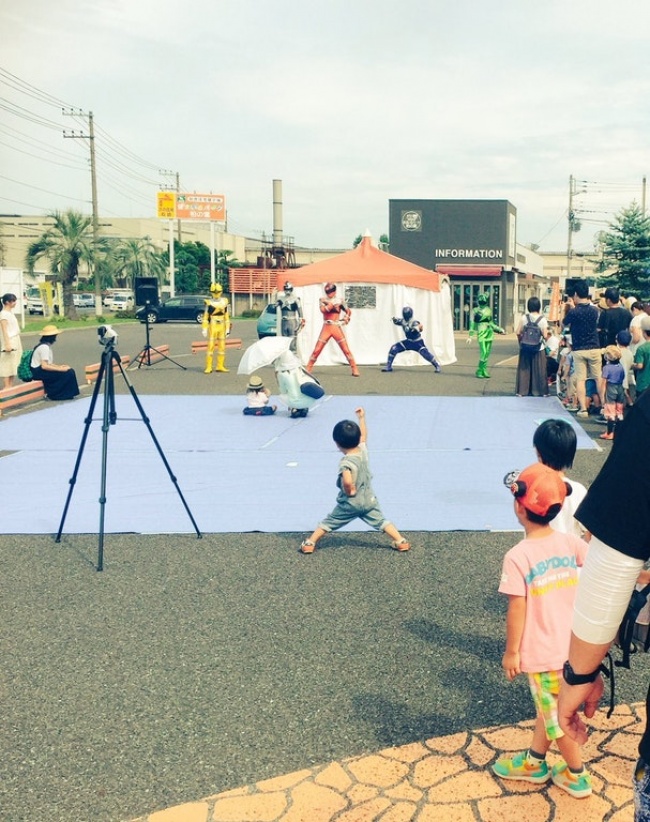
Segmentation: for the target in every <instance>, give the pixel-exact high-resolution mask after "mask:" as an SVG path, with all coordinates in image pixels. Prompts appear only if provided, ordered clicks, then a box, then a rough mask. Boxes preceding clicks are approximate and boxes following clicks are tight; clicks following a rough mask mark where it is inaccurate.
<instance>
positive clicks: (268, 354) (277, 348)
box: [237, 337, 292, 374]
mask: <svg viewBox="0 0 650 822" xmlns="http://www.w3.org/2000/svg"><path fill="white" fill-rule="evenodd" d="M291 339H292V338H291V337H264V338H263V339H261V340H258V341H257V342H256V343H253V345H250V346H249V347H248V348H247V349H246V351H244V355H243V357H242V358H241V362H240V363H239V368H238V369H237V373H238V374H252V373H253V371H257V369H258V368H264V366H265V365H271V363H272V362H273V360H277V358H278V357H279V356H281V355H282V354H284V352H285V351H288V350H289V346H290V345H291Z"/></svg>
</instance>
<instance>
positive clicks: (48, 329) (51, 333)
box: [41, 325, 61, 337]
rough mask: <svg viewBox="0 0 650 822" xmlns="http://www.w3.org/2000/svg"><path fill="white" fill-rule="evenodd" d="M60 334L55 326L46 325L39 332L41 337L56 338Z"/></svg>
mask: <svg viewBox="0 0 650 822" xmlns="http://www.w3.org/2000/svg"><path fill="white" fill-rule="evenodd" d="M60 333H61V332H60V331H59V329H58V328H57V327H56V326H55V325H46V326H45V328H43V329H42V331H41V337H56V335H57V334H60Z"/></svg>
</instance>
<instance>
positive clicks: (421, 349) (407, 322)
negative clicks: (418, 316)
mask: <svg viewBox="0 0 650 822" xmlns="http://www.w3.org/2000/svg"><path fill="white" fill-rule="evenodd" d="M393 322H394V323H395V325H401V326H402V328H403V329H404V335H405V339H403V340H400V341H399V342H396V343H395V345H393V346H391V348H390V351H389V352H388V360H387V362H386V367H385V368H382V369H381V370H382V371H392V370H393V360H394V359H395V357H396V356H397V355H398V354H401V353H402V351H417V353H418V354H419V355H420V356H421V357H424V359H425V360H426V361H427V362H430V363H431V365H432V366H433V367H434V368H435V370H436V374H439V373H440V370H441V369H440V363H439V362H438V360H437V359H436V358H435V356H434V355H433V354H432V353H431V352H430V351H429V349H428V348H427V346H426V344H425V342H424V340H423V339H422V331H423V328H422V323H421V322H420V321H419V320H414V319H413V309H412V308H411V307H410V306H408V305H405V306H404V308H403V309H402V316H401V317H393Z"/></svg>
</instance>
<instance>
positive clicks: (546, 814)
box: [134, 703, 645, 822]
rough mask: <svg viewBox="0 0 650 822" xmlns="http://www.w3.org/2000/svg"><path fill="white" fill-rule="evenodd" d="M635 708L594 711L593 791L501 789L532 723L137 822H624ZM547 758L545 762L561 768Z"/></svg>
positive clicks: (320, 771) (364, 760)
mask: <svg viewBox="0 0 650 822" xmlns="http://www.w3.org/2000/svg"><path fill="white" fill-rule="evenodd" d="M644 721H645V706H644V705H643V704H641V703H639V704H635V705H631V706H627V705H619V706H617V708H616V710H615V712H614V714H613V716H612V717H611V719H607V718H606V715H605V713H604V712H602V711H601V712H599V713H598V714H597V715H596V717H594V719H593V720H592V721H591V723H590V724H591V728H592V731H591V736H590V739H589V742H588V743H587V745H586V746H585V748H584V756H585V762H586V764H587V766H588V768H589V770H590V772H591V775H592V781H593V788H594V792H593V794H592V796H590V797H588V798H587V799H583V800H577V799H573V798H572V797H570V796H567V795H566V794H565V793H564V792H563V791H560V790H559V789H558V788H556V787H555V786H554V785H553V784H552V783H549V785H547V786H544V787H543V788H539V787H538V786H536V785H532V784H530V783H518V782H511V781H510V782H504V781H502V780H500V779H498V778H496V777H495V776H493V775H492V773H491V771H490V765H491V764H492V763H493V762H494V761H495V759H497V757H498V756H500V755H501V754H502V753H503V752H504V751H519V750H522V749H524V748H526V747H527V746H528V743H529V742H530V733H531V728H532V724H533V723H532V722H522V723H520V724H518V725H515V726H508V727H505V726H500V727H495V728H483V729H482V730H478V731H467V732H465V733H458V734H453V735H452V736H444V737H439V738H436V739H427V740H425V741H423V742H413V743H412V744H410V745H404V746H402V747H398V748H387V749H385V750H383V751H380V752H379V753H376V754H370V755H367V756H359V757H353V758H350V759H344V760H342V761H341V762H331V763H329V764H327V765H321V766H319V767H316V768H305V769H304V770H301V771H295V772H294V773H290V774H287V775H285V776H279V777H276V778H274V779H266V780H264V781H263V782H258V783H256V784H254V785H247V786H245V787H242V788H239V789H236V790H231V791H226V792H225V793H220V794H217V795H215V796H210V797H207V798H205V799H201V800H199V801H197V802H188V803H186V804H184V805H178V806H176V807H175V808H168V809H167V810H164V811H158V812H157V813H153V814H151V815H149V816H146V817H140V819H138V820H134V822H334V821H335V820H336V822H372V820H377V821H378V822H476V820H481V822H510V821H512V822H521V821H522V820H528V821H529V822H547V821H548V822H551V820H559V822H578V821H579V822H596V820H598V822H600V820H608V822H630V820H631V819H632V813H633V811H632V788H631V776H632V769H633V763H634V761H635V758H636V750H637V746H638V743H639V736H640V734H641V732H642V729H643V725H644ZM557 759H558V756H557V753H556V752H555V751H554V750H553V749H552V750H551V753H550V755H549V762H550V763H553V762H555V761H557Z"/></svg>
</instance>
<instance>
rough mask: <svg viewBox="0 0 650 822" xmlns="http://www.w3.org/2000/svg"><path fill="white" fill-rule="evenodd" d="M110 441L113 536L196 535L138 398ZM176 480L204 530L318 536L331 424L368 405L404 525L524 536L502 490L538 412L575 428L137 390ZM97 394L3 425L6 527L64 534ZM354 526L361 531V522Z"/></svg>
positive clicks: (373, 438)
mask: <svg viewBox="0 0 650 822" xmlns="http://www.w3.org/2000/svg"><path fill="white" fill-rule="evenodd" d="M115 400H116V411H117V423H116V424H115V425H111V426H110V427H109V431H108V436H107V445H108V447H107V462H106V466H107V501H106V506H105V530H106V532H107V533H111V532H113V533H118V532H135V533H169V534H174V533H192V532H193V530H194V529H193V526H192V523H191V521H190V518H189V517H188V515H187V512H186V511H185V508H184V507H183V505H182V501H181V499H180V496H179V493H178V491H177V488H176V486H175V485H174V483H173V481H172V479H171V478H170V475H169V473H168V472H167V469H166V467H165V465H164V462H163V460H162V458H161V456H160V454H159V453H158V450H157V449H156V446H155V444H154V441H153V439H152V437H151V435H150V433H149V430H148V429H147V427H146V425H145V424H144V423H143V421H142V418H141V416H140V413H139V411H138V409H137V407H136V406H135V403H134V402H133V399H132V398H131V396H130V395H117V396H116V398H115ZM140 400H141V403H142V406H143V408H144V411H145V413H146V415H147V417H148V418H149V419H150V421H151V427H152V430H153V432H154V435H155V437H156V439H157V440H158V442H159V444H160V447H161V449H162V451H163V454H164V456H165V458H166V459H167V461H168V463H169V466H170V468H171V471H172V473H173V475H174V476H175V477H176V478H177V482H178V488H179V489H180V491H181V492H182V494H183V496H184V498H185V500H186V501H187V504H188V506H189V508H190V510H191V512H192V514H193V516H194V519H195V520H196V523H197V525H198V527H199V529H200V530H201V531H204V532H206V533H218V532H236V531H242V532H246V531H267V532H276V531H300V532H304V531H311V530H312V529H313V528H314V526H315V525H316V524H317V523H318V521H319V520H320V519H321V518H322V517H323V516H324V515H325V514H326V513H328V512H329V510H330V509H331V508H332V507H333V504H334V500H335V496H336V487H335V477H336V469H337V465H338V461H339V458H340V455H339V452H338V451H337V449H336V447H335V446H334V444H333V442H332V439H331V432H332V428H333V426H334V424H335V423H336V422H338V421H339V420H340V419H345V418H350V419H354V418H355V417H354V409H355V407H357V406H358V405H363V406H364V408H365V409H366V415H367V422H368V429H369V435H368V447H369V451H370V459H371V467H372V471H373V474H374V486H375V490H376V492H377V496H378V498H379V501H380V503H381V506H382V508H383V510H384V513H385V515H386V516H387V517H389V518H390V519H391V520H392V521H393V522H395V524H396V525H397V527H398V528H399V529H400V530H403V531H452V530H471V531H475V530H519V525H518V523H517V521H516V519H515V517H514V514H513V511H512V503H511V499H510V498H509V495H508V493H507V491H506V490H505V488H504V487H503V484H502V479H503V476H504V475H505V474H506V473H507V472H508V471H510V470H512V469H513V468H523V467H524V466H525V465H527V464H529V463H531V462H533V461H534V460H535V454H534V451H533V448H532V437H533V432H534V430H535V427H536V426H537V425H538V424H539V422H540V421H541V420H543V419H547V418H549V417H560V418H562V419H566V420H567V421H568V422H569V423H570V424H571V425H573V426H574V428H575V430H576V433H577V435H578V447H579V448H583V449H586V448H596V447H597V446H596V445H595V444H594V443H593V441H592V440H591V439H590V438H589V437H588V436H587V435H586V434H585V432H584V431H583V429H582V428H581V427H580V425H578V424H577V423H576V421H575V420H574V419H573V418H572V417H571V416H570V415H569V414H568V413H567V412H566V411H565V410H564V409H563V407H562V406H561V404H560V403H559V402H558V401H557V399H555V398H528V399H527V398H516V397H499V398H485V397H476V398H461V397H381V396H371V397H331V396H327V397H325V398H324V399H323V400H322V401H321V402H320V403H318V404H317V405H316V406H315V407H314V408H313V409H312V410H311V411H310V413H309V416H308V417H307V418H304V419H296V420H292V419H290V418H289V416H288V415H287V411H286V409H284V408H279V409H278V413H277V414H276V415H275V416H273V417H244V416H243V414H242V413H241V412H242V398H241V396H223V395H221V396H213V397H205V396H177V397H170V396H146V397H143V398H140ZM89 404H90V398H84V399H80V400H75V401H74V402H72V403H69V404H68V403H66V404H61V405H56V406H51V407H49V408H44V409H43V410H39V411H37V412H34V413H31V414H26V415H22V416H18V417H12V418H8V419H5V420H3V421H2V422H1V423H0V449H2V450H10V451H13V452H15V453H12V454H10V455H9V456H7V457H4V458H3V468H4V472H3V476H4V477H10V478H11V482H10V483H9V486H10V487H9V489H7V487H5V488H4V489H3V501H4V506H3V508H4V511H5V512H10V513H9V516H5V517H3V519H2V521H0V533H15V532H20V533H56V531H58V528H59V524H60V521H61V516H62V513H63V508H64V504H65V501H66V497H67V495H68V491H69V488H70V485H69V480H70V478H71V477H72V475H73V472H74V467H75V462H76V459H77V454H78V450H79V445H80V442H81V437H82V434H83V432H84V430H85V426H84V421H85V419H86V417H87V415H88V412H89ZM100 406H101V400H100V402H99V403H98V405H97V407H96V408H95V419H94V420H93V422H92V423H91V424H90V426H89V430H88V438H87V440H86V445H85V448H84V451H83V455H82V459H81V462H80V468H79V472H78V476H77V482H76V484H75V487H74V490H73V494H72V498H71V503H70V508H69V510H68V514H67V517H66V520H65V523H64V528H63V532H64V533H96V532H97V530H98V527H99V512H100V506H99V496H100V487H101V465H102V445H103V436H102V430H101V428H102V422H101V419H100V417H101V407H100ZM348 529H349V530H354V531H360V530H365V529H366V526H365V525H364V524H363V523H361V522H356V523H353V524H351V525H350V526H348Z"/></svg>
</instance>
